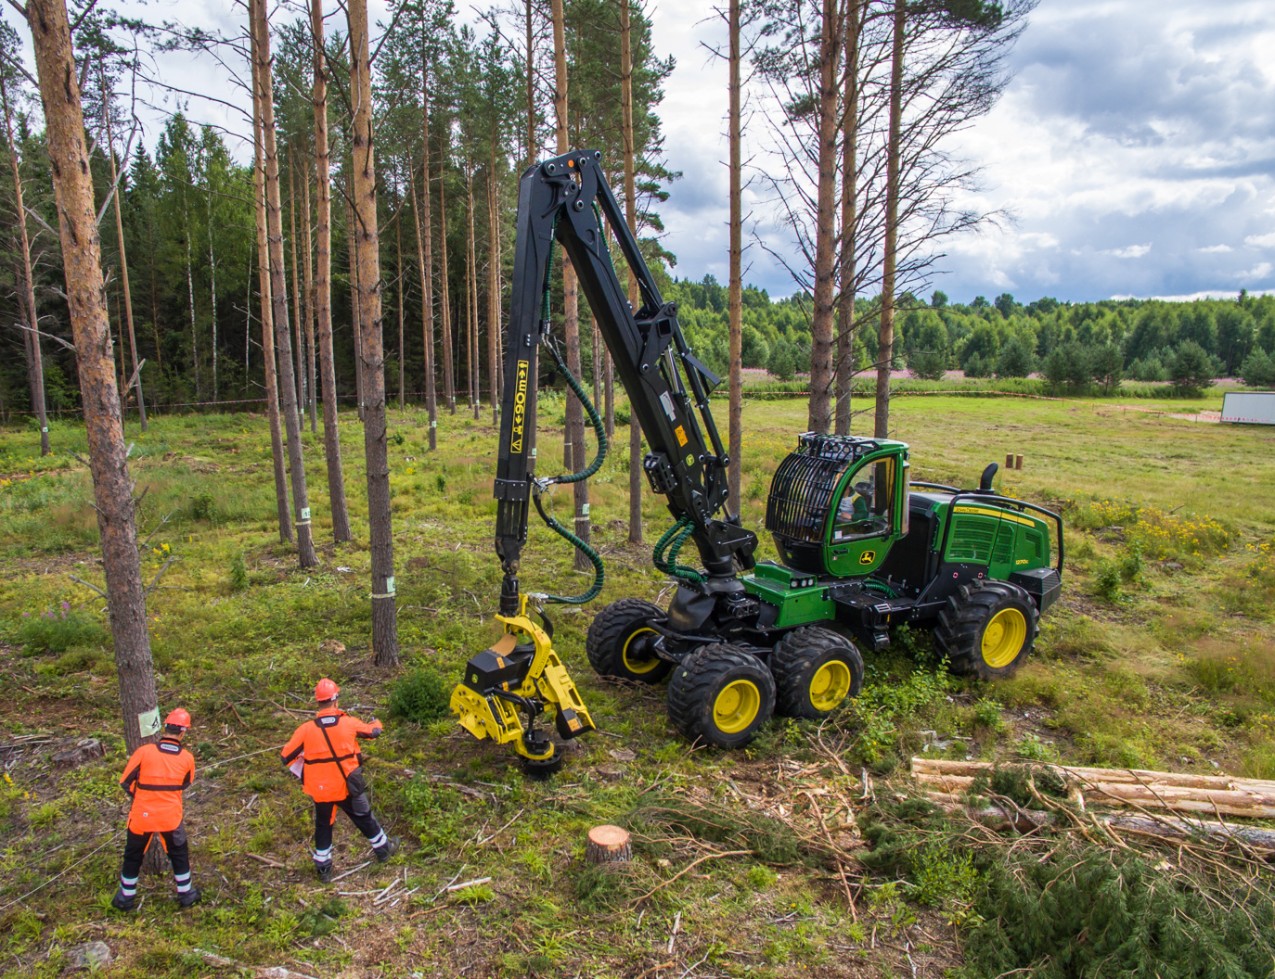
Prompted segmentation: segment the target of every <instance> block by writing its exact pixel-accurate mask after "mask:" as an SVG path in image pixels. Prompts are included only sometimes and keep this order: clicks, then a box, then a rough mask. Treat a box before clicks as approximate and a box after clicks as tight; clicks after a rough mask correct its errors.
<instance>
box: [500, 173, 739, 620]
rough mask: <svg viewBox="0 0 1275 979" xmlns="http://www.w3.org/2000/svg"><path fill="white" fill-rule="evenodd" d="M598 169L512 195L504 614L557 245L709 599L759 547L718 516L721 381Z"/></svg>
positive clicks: (722, 483) (514, 596) (519, 537)
mask: <svg viewBox="0 0 1275 979" xmlns="http://www.w3.org/2000/svg"><path fill="white" fill-rule="evenodd" d="M600 161H601V154H600V153H597V152H593V151H583V152H573V153H568V154H565V155H563V156H559V157H555V158H554V159H551V160H546V161H544V162H543V163H539V164H537V165H535V166H533V167H531V168H529V169H528V170H527V171H526V172H525V173H524V174H523V175H522V180H521V181H520V183H519V187H518V219H517V220H518V224H517V236H516V240H515V245H514V277H513V294H512V298H511V300H510V304H509V325H508V328H507V330H506V338H505V339H506V342H505V375H504V376H505V383H504V390H503V393H502V402H501V408H502V410H501V418H500V451H499V461H498V464H497V473H496V484H495V496H496V500H497V508H496V509H497V515H496V552H497V554H498V555H499V556H500V560H501V566H502V568H503V570H504V575H505V577H504V584H503V585H502V589H501V608H502V612H503V613H504V614H512V613H513V611H514V610H515V609H516V607H517V603H518V579H517V575H518V565H519V559H520V557H521V554H522V547H523V545H524V544H525V543H526V540H527V517H528V512H527V511H528V502H529V500H530V497H531V484H532V480H533V479H534V478H535V475H534V465H535V451H534V444H535V439H534V431H535V416H536V410H535V405H536V368H537V353H538V346H539V344H540V342H541V341H542V340H544V339H546V338H547V337H548V335H549V323H548V303H547V301H546V299H545V296H546V294H547V287H548V275H549V269H550V266H551V261H552V255H553V250H554V243H555V241H556V242H559V243H561V244H562V246H563V248H564V249H565V250H566V252H567V255H568V256H569V257H570V259H571V263H572V265H573V266H574V267H575V271H576V274H577V275H578V277H579V280H580V284H581V286H582V287H583V288H584V293H585V296H586V297H587V298H588V301H589V308H590V309H591V310H592V311H593V314H594V316H596V317H597V321H598V330H599V332H600V333H601V335H602V338H603V341H604V342H605V343H606V345H607V348H608V349H609V350H610V351H611V357H612V360H613V361H614V362H615V366H616V369H617V371H618V372H619V375H620V381H621V383H622V384H623V385H624V389H625V391H627V392H628V395H629V401H630V403H631V406H632V411H633V414H634V415H635V416H636V419H637V421H638V422H639V423H640V424H641V426H642V433H643V435H644V436H645V437H646V441H647V444H648V446H649V447H650V452H649V453H648V454H647V456H646V458H645V459H644V460H643V469H644V470H645V472H646V475H647V478H648V480H649V482H650V484H651V487H652V488H653V489H654V490H655V491H656V492H658V493H661V494H663V495H664V496H665V497H666V499H667V501H668V508H669V511H670V512H671V513H672V514H673V516H674V517H675V518H676V519H677V520H678V521H679V522H681V523H683V524H685V526H686V527H687V530H688V532H689V534H690V536H691V539H693V540H694V542H695V544H696V546H697V547H698V549H699V553H700V559H701V561H702V562H703V565H704V568H705V570H706V572H707V579H706V588H707V589H709V590H712V591H721V590H723V588H725V589H730V590H733V587H732V584H731V583H733V582H734V580H735V577H736V570H737V568H744V569H748V568H751V567H753V563H754V559H753V552H754V551H755V549H756V546H757V537H756V535H755V534H753V533H752V532H751V531H749V530H746V529H745V528H743V527H741V526H740V523H739V517H738V516H737V515H734V514H730V513H729V512H726V511H725V509H724V508H725V505H726V499H727V476H726V469H727V464H728V462H729V459H728V457H727V454H726V450H725V448H724V447H723V446H722V441H721V437H720V436H719V434H718V431H717V426H716V424H715V423H714V421H713V416H712V413H711V411H710V410H709V405H708V395H709V392H710V391H711V390H712V389H713V388H714V387H715V386H716V385H717V384H718V383H719V381H720V379H719V378H718V377H716V376H715V375H714V374H713V372H712V371H710V370H709V369H708V368H707V367H706V366H705V365H704V364H703V363H701V362H700V361H699V360H698V359H697V358H696V357H695V355H694V354H693V353H692V352H691V349H690V347H689V346H688V345H687V343H686V338H685V336H684V335H683V333H682V328H681V326H680V325H679V324H678V321H677V304H676V303H671V302H669V303H666V302H665V301H664V300H663V298H662V297H661V296H660V291H659V288H658V286H657V285H656V283H655V280H654V279H653V278H652V276H651V272H650V269H648V268H647V265H646V262H645V260H644V259H643V258H642V254H641V252H640V251H639V249H638V244H637V240H636V239H635V238H634V237H633V234H632V233H631V232H630V230H629V227H628V225H627V223H626V222H625V220H624V215H623V212H622V211H621V210H620V206H619V204H618V203H617V202H616V199H615V195H614V194H613V193H612V192H611V188H610V186H609V185H608V183H607V180H606V176H605V175H604V174H603V172H602V167H601V162H600ZM604 226H605V228H607V229H609V230H610V233H611V234H612V235H613V236H614V238H615V240H616V241H617V242H618V244H619V248H620V254H621V256H622V257H623V259H624V262H625V263H626V265H627V268H628V269H629V270H630V271H631V272H632V273H633V275H634V276H635V278H636V280H637V284H638V289H639V293H640V296H641V306H640V308H639V309H637V310H636V311H635V310H633V309H632V308H631V307H630V305H629V300H628V296H627V295H626V293H625V289H624V286H623V285H622V284H621V282H620V279H619V277H618V276H617V275H616V271H615V267H614V266H613V264H612V260H611V254H610V251H609V249H608V247H607V242H606V233H605V231H604Z"/></svg>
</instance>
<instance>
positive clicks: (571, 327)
mask: <svg viewBox="0 0 1275 979" xmlns="http://www.w3.org/2000/svg"><path fill="white" fill-rule="evenodd" d="M550 9H551V11H552V15H553V66H554V89H553V110H554V118H555V122H556V126H557V137H558V153H559V154H560V155H561V154H563V153H566V152H567V151H568V150H569V149H570V148H571V147H570V146H568V145H567V84H568V80H567V45H566V20H565V14H564V12H563V0H552V2H551V3H550ZM562 320H563V322H562V332H563V336H564V337H565V339H566V343H567V370H569V371H571V373H572V374H574V375H575V376H576V378H577V379H578V378H579V377H580V374H581V362H580V306H579V287H578V284H577V281H576V272H575V268H574V267H572V265H571V260H570V259H569V258H567V257H566V256H563V260H562ZM566 416H567V418H566V439H565V442H566V444H565V446H564V450H565V451H564V456H565V461H566V465H567V469H568V470H570V471H572V472H579V471H580V470H581V469H583V468H584V466H585V458H584V456H585V452H584V410H583V408H582V407H581V405H580V401H579V399H577V398H575V397H568V398H567V411H566ZM572 490H573V494H572V495H573V499H574V503H575V535H576V536H577V537H579V538H580V540H582V541H583V542H584V543H585V544H588V543H589V536H590V534H589V530H590V526H589V523H590V522H589V483H588V480H584V479H581V480H578V481H577V482H575V483H573V484H572ZM591 567H592V564H591V563H590V562H589V559H588V557H586V556H585V554H584V552H583V551H582V550H580V549H579V548H576V552H575V568H576V570H577V571H587V570H588V569H589V568H591Z"/></svg>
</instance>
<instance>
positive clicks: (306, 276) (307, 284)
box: [301, 166, 319, 434]
mask: <svg viewBox="0 0 1275 979" xmlns="http://www.w3.org/2000/svg"><path fill="white" fill-rule="evenodd" d="M310 213H311V212H310V181H309V180H307V179H306V177H305V168H304V166H303V167H302V169H301V261H302V263H303V275H302V286H301V298H302V300H303V302H304V303H305V356H306V364H305V376H306V378H307V386H308V389H309V391H310V399H309V402H308V404H309V408H310V432H311V434H313V433H315V432H317V431H318V430H319V417H318V415H319V411H318V401H319V387H318V376H317V374H316V370H315V367H316V361H317V360H318V353H317V352H316V350H315V348H314V340H315V337H314V320H315V311H314V255H313V253H312V248H313V245H312V242H313V241H314V228H313V226H312V225H311V223H310Z"/></svg>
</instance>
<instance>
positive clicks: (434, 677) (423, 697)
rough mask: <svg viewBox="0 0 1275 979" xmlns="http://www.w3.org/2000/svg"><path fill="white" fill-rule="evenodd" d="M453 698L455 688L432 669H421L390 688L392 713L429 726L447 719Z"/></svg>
mask: <svg viewBox="0 0 1275 979" xmlns="http://www.w3.org/2000/svg"><path fill="white" fill-rule="evenodd" d="M450 698H451V685H450V684H449V683H447V681H445V680H444V679H443V678H442V677H441V676H439V675H438V674H437V673H436V672H434V671H433V670H432V669H429V668H428V667H419V668H417V669H415V670H412V672H411V673H408V674H407V675H406V676H404V677H402V678H401V679H400V680H398V681H397V682H396V683H395V684H394V685H393V686H392V687H391V688H390V697H389V713H390V716H391V717H401V718H403V719H404V720H408V721H412V722H414V723H416V724H428V723H430V722H431V721H436V720H438V719H439V718H440V717H444V716H446V714H447V710H448V706H447V705H448V701H449V700H450Z"/></svg>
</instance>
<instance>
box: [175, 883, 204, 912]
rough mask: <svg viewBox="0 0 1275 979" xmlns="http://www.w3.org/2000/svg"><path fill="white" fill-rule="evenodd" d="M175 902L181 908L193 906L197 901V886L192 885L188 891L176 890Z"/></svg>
mask: <svg viewBox="0 0 1275 979" xmlns="http://www.w3.org/2000/svg"><path fill="white" fill-rule="evenodd" d="M177 903H178V904H180V905H181V906H182V907H183V908H189V907H193V906H194V905H196V904H198V903H199V888H198V887H192V888H191V889H190V890H188V891H178V892H177Z"/></svg>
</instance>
